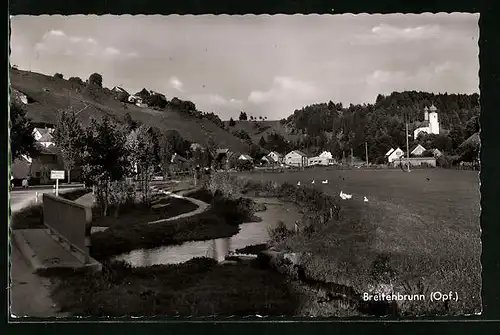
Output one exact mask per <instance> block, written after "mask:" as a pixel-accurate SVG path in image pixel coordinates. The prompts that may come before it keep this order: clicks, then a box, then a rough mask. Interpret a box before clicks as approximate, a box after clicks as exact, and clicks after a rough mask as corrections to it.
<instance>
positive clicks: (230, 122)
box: [229, 118, 236, 127]
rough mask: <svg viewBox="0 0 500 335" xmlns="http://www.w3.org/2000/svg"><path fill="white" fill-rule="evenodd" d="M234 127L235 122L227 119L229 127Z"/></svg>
mask: <svg viewBox="0 0 500 335" xmlns="http://www.w3.org/2000/svg"><path fill="white" fill-rule="evenodd" d="M235 125H236V121H234V120H233V118H230V119H229V127H234V126H235Z"/></svg>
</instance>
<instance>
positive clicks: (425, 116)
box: [424, 106, 429, 121]
mask: <svg viewBox="0 0 500 335" xmlns="http://www.w3.org/2000/svg"><path fill="white" fill-rule="evenodd" d="M424 121H429V108H427V106H425V107H424Z"/></svg>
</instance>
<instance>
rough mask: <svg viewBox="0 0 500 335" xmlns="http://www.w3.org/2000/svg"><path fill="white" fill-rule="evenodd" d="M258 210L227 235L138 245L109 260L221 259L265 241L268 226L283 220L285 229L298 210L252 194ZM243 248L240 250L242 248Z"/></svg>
mask: <svg viewBox="0 0 500 335" xmlns="http://www.w3.org/2000/svg"><path fill="white" fill-rule="evenodd" d="M252 200H253V201H254V202H255V203H256V204H257V207H260V208H262V209H263V210H262V211H259V212H256V213H255V216H256V217H257V218H258V219H259V220H258V221H257V222H246V223H242V224H240V225H239V232H238V233H237V234H235V235H233V236H231V237H225V238H218V239H212V240H208V241H192V242H184V243H183V244H181V245H169V246H163V247H159V248H154V249H138V250H133V251H131V252H129V253H125V254H121V255H118V256H116V257H114V258H113V260H118V261H125V262H126V263H129V264H130V265H132V266H134V267H143V266H152V265H158V264H179V263H184V262H187V261H189V260H190V259H193V258H197V257H209V258H213V259H214V260H216V261H218V262H222V261H224V260H225V259H226V257H228V256H230V255H231V254H246V253H247V252H245V251H244V249H248V248H249V247H252V246H257V245H265V244H267V242H268V241H269V238H270V237H269V230H270V229H274V228H276V227H277V226H278V224H279V222H280V221H281V222H283V223H284V224H285V225H286V227H287V228H288V229H293V227H294V223H295V221H296V220H297V218H299V217H300V216H301V215H302V214H301V213H300V211H299V209H298V208H297V207H296V206H295V205H293V204H291V203H287V202H283V201H281V200H279V199H276V198H253V199H252ZM242 249H243V251H242Z"/></svg>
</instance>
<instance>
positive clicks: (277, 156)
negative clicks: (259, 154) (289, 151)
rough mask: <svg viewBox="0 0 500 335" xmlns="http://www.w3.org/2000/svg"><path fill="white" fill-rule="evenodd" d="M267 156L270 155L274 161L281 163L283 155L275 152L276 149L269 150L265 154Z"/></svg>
mask: <svg viewBox="0 0 500 335" xmlns="http://www.w3.org/2000/svg"><path fill="white" fill-rule="evenodd" d="M267 156H268V157H271V159H273V160H274V161H275V162H278V163H281V161H282V160H283V157H282V156H281V155H280V154H279V153H277V152H276V151H271V152H270V153H268V154H267Z"/></svg>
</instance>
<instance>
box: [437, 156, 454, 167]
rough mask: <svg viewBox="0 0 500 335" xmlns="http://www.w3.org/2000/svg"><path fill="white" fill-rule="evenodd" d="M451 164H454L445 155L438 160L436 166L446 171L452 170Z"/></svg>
mask: <svg viewBox="0 0 500 335" xmlns="http://www.w3.org/2000/svg"><path fill="white" fill-rule="evenodd" d="M451 163H452V162H451V161H450V160H449V159H448V158H447V157H446V156H445V155H441V156H439V157H438V158H437V159H436V165H437V166H439V167H442V168H445V169H448V168H450V167H451Z"/></svg>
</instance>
